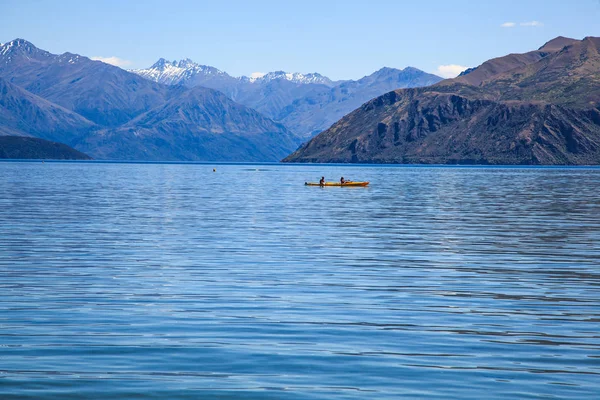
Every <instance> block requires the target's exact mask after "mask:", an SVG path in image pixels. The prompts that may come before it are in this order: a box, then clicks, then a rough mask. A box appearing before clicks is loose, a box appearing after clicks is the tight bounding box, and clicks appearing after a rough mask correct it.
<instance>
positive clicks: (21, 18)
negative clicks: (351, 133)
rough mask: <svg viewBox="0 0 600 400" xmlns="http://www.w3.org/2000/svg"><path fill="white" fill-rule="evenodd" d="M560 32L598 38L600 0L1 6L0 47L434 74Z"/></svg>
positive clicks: (239, 66)
mask: <svg viewBox="0 0 600 400" xmlns="http://www.w3.org/2000/svg"><path fill="white" fill-rule="evenodd" d="M533 21H536V22H535V23H532V22H533ZM507 23H508V24H507ZM502 24H507V25H506V26H505V27H502V26H501V25H502ZM513 24H514V25H513ZM559 35H562V36H568V37H574V38H578V39H581V38H583V37H585V36H600V0H569V1H568V0H560V1H559V0H520V1H517V0H503V1H500V0H479V1H477V0H468V1H467V0H454V1H448V0H445V1H438V0H429V1H428V0H421V1H415V0H412V1H403V0H361V1H353V0H346V1H337V0H331V1H330V0H320V1H314V0H303V1H283V0H277V1H275V0H254V1H238V0H230V1H227V0H211V1H204V0H195V1H193V0H170V1H169V0H160V1H156V0H145V1H133V0H132V1H127V0H103V1H99V0H96V1H94V0H90V1H87V0H60V1H57V0H52V1H50V0H0V42H7V41H9V40H12V39H14V38H17V37H19V38H24V39H27V40H29V41H31V42H33V43H34V44H35V45H36V46H38V47H40V48H43V49H45V50H48V51H50V52H52V53H63V52H65V51H70V52H73V53H78V54H82V55H85V56H88V57H94V56H99V57H117V58H118V59H120V60H124V61H122V62H128V63H129V64H128V65H126V68H144V67H148V66H150V65H151V64H153V63H154V62H155V61H156V60H157V59H158V58H160V57H164V58H167V59H181V58H186V57H187V58H191V59H192V60H194V61H197V62H199V63H202V64H207V65H212V66H214V67H217V68H219V69H222V70H225V71H227V72H228V73H230V74H232V75H236V76H239V75H249V74H251V73H252V72H267V71H274V70H285V71H288V72H304V73H306V72H320V73H322V74H324V75H327V76H329V77H330V78H333V79H356V78H360V77H362V76H364V75H368V74H370V73H371V72H373V71H375V70H377V69H379V68H381V67H383V66H388V67H396V68H403V67H406V66H409V65H410V66H414V67H417V68H420V69H423V70H425V71H428V72H436V71H437V70H438V67H439V66H441V65H460V66H468V67H471V66H476V65H479V64H480V63H481V62H483V61H485V60H487V59H489V58H492V57H496V56H501V55H505V54H507V53H511V52H525V51H529V50H532V49H535V48H538V47H539V46H541V45H542V44H543V43H544V42H546V41H548V40H549V39H552V38H554V37H556V36H559ZM451 69H452V68H450V70H451Z"/></svg>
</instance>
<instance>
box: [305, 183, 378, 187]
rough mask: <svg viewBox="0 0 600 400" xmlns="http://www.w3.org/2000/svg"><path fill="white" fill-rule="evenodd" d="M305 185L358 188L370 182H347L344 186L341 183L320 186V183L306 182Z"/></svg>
mask: <svg viewBox="0 0 600 400" xmlns="http://www.w3.org/2000/svg"><path fill="white" fill-rule="evenodd" d="M304 184H305V185H306V186H349V187H353V186H354V187H356V186H367V185H368V184H369V182H346V183H344V184H342V183H340V182H325V183H324V184H322V185H321V184H319V183H314V182H304Z"/></svg>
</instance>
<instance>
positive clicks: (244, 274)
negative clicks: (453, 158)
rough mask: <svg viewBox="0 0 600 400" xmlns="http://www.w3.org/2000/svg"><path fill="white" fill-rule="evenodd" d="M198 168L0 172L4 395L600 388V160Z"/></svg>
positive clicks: (462, 395) (273, 395)
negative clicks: (533, 164) (593, 164)
mask: <svg viewBox="0 0 600 400" xmlns="http://www.w3.org/2000/svg"><path fill="white" fill-rule="evenodd" d="M212 168H213V165H176V164H175V165H173V164H163V165H161V164H154V165H152V164H148V165H144V164H141V165H140V164H86V163H72V164H71V163H46V164H42V163H0V398H2V399H3V400H4V399H80V398H90V399H134V398H135V399H151V398H155V399H199V398H202V399H213V398H215V399H333V398H335V399H396V398H402V397H403V398H440V399H481V398H487V399H500V398H502V399H506V398H515V399H516V398H519V399H532V398H535V399H537V398H543V399H549V398H550V399H553V398H570V399H591V398H599V397H600V169H541V168H540V169H508V168H423V167H421V168H411V167H400V168H397V167H396V168H392V167H350V166H327V167H326V166H287V165H258V166H252V165H218V166H217V172H212ZM323 174H324V175H325V176H326V177H327V178H330V179H331V180H334V179H339V177H340V176H341V175H343V176H344V177H346V178H350V179H355V180H369V181H371V186H370V187H368V188H339V187H338V188H336V187H332V188H319V187H305V186H304V185H303V183H304V181H307V180H312V181H317V180H318V179H319V178H320V176H321V175H323Z"/></svg>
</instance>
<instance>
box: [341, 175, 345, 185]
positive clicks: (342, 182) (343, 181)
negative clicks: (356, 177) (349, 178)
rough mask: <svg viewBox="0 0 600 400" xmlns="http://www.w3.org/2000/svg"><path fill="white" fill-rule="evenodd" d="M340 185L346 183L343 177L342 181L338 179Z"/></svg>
mask: <svg viewBox="0 0 600 400" xmlns="http://www.w3.org/2000/svg"><path fill="white" fill-rule="evenodd" d="M340 183H341V184H342V185H343V184H344V183H346V180H345V179H344V177H343V176H342V179H340Z"/></svg>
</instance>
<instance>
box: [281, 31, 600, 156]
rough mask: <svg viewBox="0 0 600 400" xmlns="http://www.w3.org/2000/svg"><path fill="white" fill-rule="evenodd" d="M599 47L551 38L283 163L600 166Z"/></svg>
mask: <svg viewBox="0 0 600 400" xmlns="http://www.w3.org/2000/svg"><path fill="white" fill-rule="evenodd" d="M599 49H600V38H597V37H587V38H585V39H583V40H575V39H569V38H565V37H558V38H556V39H554V40H551V41H550V42H548V43H546V44H545V45H544V46H542V47H540V48H539V49H538V50H535V51H531V52H528V53H525V54H510V55H507V56H504V57H499V58H495V59H492V60H489V61H486V62H485V63H483V64H482V65H480V66H478V67H476V68H472V69H470V70H467V71H465V72H464V73H463V74H461V75H460V76H458V77H457V78H455V79H448V80H444V81H442V82H439V83H437V84H435V85H432V86H429V87H426V88H416V89H403V90H395V91H391V92H389V93H386V94H385V95H382V96H379V97H377V98H375V99H373V100H371V101H369V102H367V103H365V104H363V105H362V106H360V107H359V108H358V109H356V110H355V111H353V112H352V113H350V114H348V115H346V116H345V117H343V118H342V119H340V120H339V121H338V122H337V123H336V124H334V125H333V126H332V127H331V128H329V129H328V130H326V131H324V132H322V133H320V134H319V135H317V136H316V137H314V138H313V139H312V140H310V141H309V142H307V143H305V144H304V145H303V146H302V147H301V148H300V149H298V150H297V151H296V152H294V153H293V154H292V155H290V156H288V157H287V158H286V159H285V160H284V161H287V162H354V163H426V164H431V163H434V164H448V163H452V164H454V163H459V164H559V165H561V164H599V163H600V50H599Z"/></svg>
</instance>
